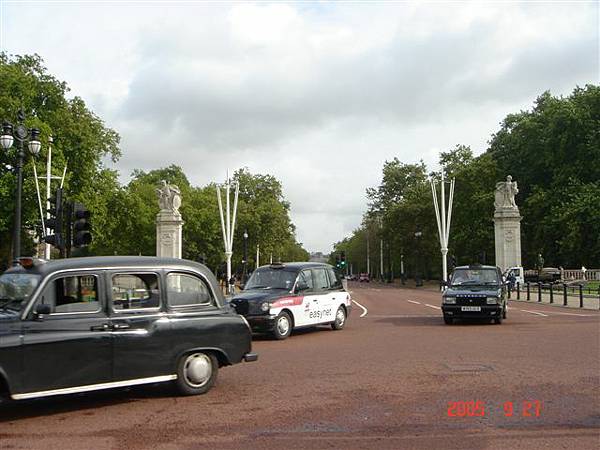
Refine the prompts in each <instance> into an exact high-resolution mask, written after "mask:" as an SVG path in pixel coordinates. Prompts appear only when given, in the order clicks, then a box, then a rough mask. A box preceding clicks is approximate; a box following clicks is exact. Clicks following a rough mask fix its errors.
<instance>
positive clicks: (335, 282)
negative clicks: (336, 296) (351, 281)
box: [327, 268, 342, 289]
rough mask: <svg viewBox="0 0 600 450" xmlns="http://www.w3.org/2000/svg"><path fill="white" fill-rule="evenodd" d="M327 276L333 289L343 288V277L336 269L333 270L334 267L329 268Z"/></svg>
mask: <svg viewBox="0 0 600 450" xmlns="http://www.w3.org/2000/svg"><path fill="white" fill-rule="evenodd" d="M327 276H328V277H329V286H331V289H341V288H342V279H341V278H340V277H339V275H338V274H337V273H335V270H333V269H332V268H328V269H327Z"/></svg>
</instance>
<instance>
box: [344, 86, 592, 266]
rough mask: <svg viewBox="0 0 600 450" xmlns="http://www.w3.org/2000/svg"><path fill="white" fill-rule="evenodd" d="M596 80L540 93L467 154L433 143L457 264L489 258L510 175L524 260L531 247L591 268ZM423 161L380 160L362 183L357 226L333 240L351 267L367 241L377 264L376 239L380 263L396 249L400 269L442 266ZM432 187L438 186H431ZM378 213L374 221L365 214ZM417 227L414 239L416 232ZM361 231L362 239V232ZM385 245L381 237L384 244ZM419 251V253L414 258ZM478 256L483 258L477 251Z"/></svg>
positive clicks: (389, 261)
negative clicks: (374, 174)
mask: <svg viewBox="0 0 600 450" xmlns="http://www.w3.org/2000/svg"><path fill="white" fill-rule="evenodd" d="M598 161H600V87H598V86H592V85H588V86H586V87H585V88H576V89H575V90H574V91H573V93H572V95H570V96H569V97H567V98H563V97H553V96H551V95H550V93H548V92H546V93H544V94H542V95H541V96H540V97H539V98H538V99H537V101H536V102H535V105H534V107H533V109H532V110H531V111H522V112H520V113H518V114H511V115H509V116H507V117H506V119H505V120H504V121H503V122H502V125H501V128H500V130H499V131H498V132H497V133H496V134H495V135H494V136H492V139H491V141H490V146H489V149H488V150H487V151H486V152H485V153H483V154H481V155H480V156H478V157H474V156H473V153H472V151H471V149H470V148H469V147H467V146H464V145H457V146H456V147H455V148H454V149H452V150H450V151H447V152H441V154H440V166H442V167H444V168H445V172H446V176H447V179H449V178H452V177H454V178H455V182H456V185H455V194H454V207H453V215H452V223H451V232H450V242H449V248H450V249H449V255H455V256H456V258H457V262H458V264H468V263H471V262H474V261H482V262H486V263H491V264H493V263H494V260H495V259H494V247H495V245H494V223H493V215H494V190H495V185H496V182H498V181H502V180H504V179H505V177H506V176H507V175H509V174H510V175H512V176H513V179H515V180H516V181H517V182H518V184H519V190H520V192H519V195H518V196H517V203H518V205H519V207H520V212H521V215H522V216H523V221H522V249H523V262H524V264H525V265H526V266H528V267H533V266H534V265H535V258H536V255H537V254H538V253H542V254H543V255H544V257H545V261H546V265H554V266H563V267H580V266H581V265H586V266H588V267H597V266H598V264H599V263H600V208H598V198H600V196H599V195H600V181H599V180H600V164H598ZM430 179H433V180H435V181H437V182H439V179H440V173H439V172H434V173H431V174H429V176H428V175H427V173H426V167H425V165H424V164H423V162H420V163H419V164H405V163H402V162H401V161H399V160H398V159H394V160H392V161H386V162H385V163H384V166H383V171H382V182H381V184H380V185H379V186H378V187H377V188H369V189H367V196H368V199H369V203H368V210H367V212H366V213H365V217H364V220H363V224H362V226H361V227H360V228H359V229H357V230H355V231H354V233H353V234H352V236H350V237H348V238H346V239H344V240H343V241H341V242H338V243H337V244H336V245H335V251H337V252H339V251H342V250H344V251H345V252H346V255H347V258H349V260H350V261H351V263H353V265H354V267H356V269H355V270H354V271H355V272H358V271H364V270H366V241H367V239H368V240H369V245H370V250H371V251H370V253H371V264H370V265H371V272H372V273H373V274H378V272H379V242H378V240H379V238H380V237H383V239H384V242H386V243H387V245H389V248H390V251H389V252H384V255H385V258H386V266H387V267H388V268H386V270H389V267H395V268H396V269H395V270H394V272H395V274H396V275H397V274H398V273H399V270H398V266H399V262H400V258H401V255H404V262H405V265H406V271H407V273H408V274H409V275H412V274H414V269H415V267H416V266H417V265H419V263H420V262H421V264H422V266H421V267H422V268H423V269H424V271H425V274H426V275H429V276H434V277H439V276H440V272H441V264H440V258H441V255H440V250H439V240H438V231H437V224H436V219H435V214H434V209H433V202H432V194H431V190H430V187H429V180H430ZM438 195H439V189H438ZM379 221H381V224H382V225H381V227H379V226H374V223H377V224H378V223H379ZM417 230H419V231H422V233H423V236H422V238H421V239H420V240H419V239H416V238H415V236H414V233H415V231H417ZM367 236H368V238H367ZM386 249H387V246H386ZM419 258H421V259H419ZM483 258H484V259H483Z"/></svg>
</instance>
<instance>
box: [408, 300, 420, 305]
mask: <svg viewBox="0 0 600 450" xmlns="http://www.w3.org/2000/svg"><path fill="white" fill-rule="evenodd" d="M408 302H409V303H414V304H415V305H420V304H421V302H415V301H414V300H408Z"/></svg>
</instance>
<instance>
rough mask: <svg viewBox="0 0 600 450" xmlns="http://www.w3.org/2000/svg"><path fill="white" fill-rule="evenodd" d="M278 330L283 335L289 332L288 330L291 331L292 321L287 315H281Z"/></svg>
mask: <svg viewBox="0 0 600 450" xmlns="http://www.w3.org/2000/svg"><path fill="white" fill-rule="evenodd" d="M277 331H279V334H281V335H285V334H288V331H290V321H289V320H288V318H287V317H286V316H281V317H280V318H279V320H278V321H277Z"/></svg>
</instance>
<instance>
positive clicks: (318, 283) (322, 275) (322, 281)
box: [313, 269, 329, 291]
mask: <svg viewBox="0 0 600 450" xmlns="http://www.w3.org/2000/svg"><path fill="white" fill-rule="evenodd" d="M313 275H314V277H315V289H317V290H319V291H322V290H324V289H329V281H327V273H326V272H325V270H324V269H314V270H313Z"/></svg>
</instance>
